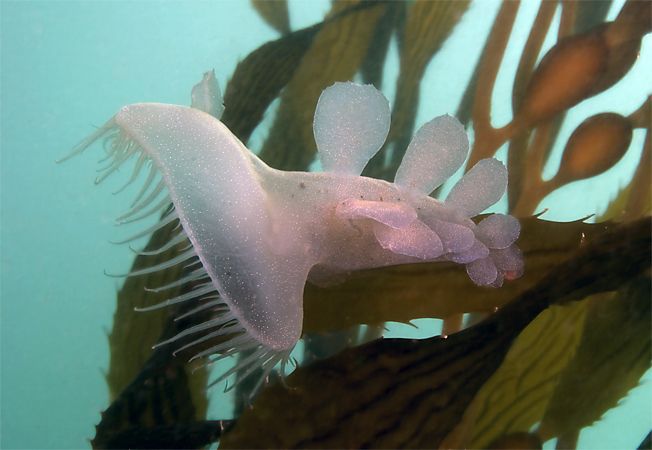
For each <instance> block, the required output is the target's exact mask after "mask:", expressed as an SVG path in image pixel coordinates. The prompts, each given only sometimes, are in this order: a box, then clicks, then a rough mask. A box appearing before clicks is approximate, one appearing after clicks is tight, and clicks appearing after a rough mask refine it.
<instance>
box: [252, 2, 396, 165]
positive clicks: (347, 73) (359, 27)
mask: <svg viewBox="0 0 652 450" xmlns="http://www.w3.org/2000/svg"><path fill="white" fill-rule="evenodd" d="M387 6H388V5H387V3H384V2H359V1H355V2H334V3H333V7H332V11H331V13H333V14H334V15H333V18H332V19H328V20H327V21H325V22H324V24H323V26H322V28H321V29H320V30H319V33H318V34H317V35H316V36H315V37H314V39H313V42H312V45H311V47H310V49H308V51H306V52H305V55H304V56H303V58H302V60H301V62H300V64H299V65H298V67H297V68H296V71H295V72H294V73H293V75H292V79H291V80H290V82H289V83H288V84H287V86H286V87H285V89H284V90H283V92H282V93H281V96H280V99H281V102H280V104H279V107H278V111H277V113H276V117H275V118H274V125H273V126H272V128H271V129H270V132H269V136H268V138H267V140H266V141H265V143H264V145H263V148H262V149H261V151H260V154H259V156H260V158H261V159H262V160H263V161H265V162H266V163H267V164H268V165H270V166H271V167H274V168H276V169H281V170H307V169H308V167H309V165H310V164H311V163H312V162H313V160H314V158H315V154H316V152H317V147H316V145H315V139H314V136H313V132H312V123H313V118H314V114H315V107H316V105H317V100H318V98H319V96H320V95H321V93H322V91H323V90H324V89H325V88H326V87H328V86H330V85H332V84H333V83H334V82H335V81H347V80H350V79H352V78H353V76H354V75H355V74H356V72H357V71H358V69H359V67H360V65H361V64H362V62H363V61H364V59H365V55H366V53H367V49H368V48H369V44H370V42H371V39H372V37H373V36H374V31H375V29H376V23H377V22H378V21H379V19H380V18H381V17H382V15H383V12H384V10H385V9H386V8H387ZM336 17H337V18H338V19H335V18H336Z"/></svg>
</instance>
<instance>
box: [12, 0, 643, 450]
mask: <svg viewBox="0 0 652 450" xmlns="http://www.w3.org/2000/svg"><path fill="white" fill-rule="evenodd" d="M290 5H291V14H292V16H291V17H292V26H293V28H294V29H297V28H301V27H304V26H307V25H309V24H311V23H314V22H316V21H319V20H320V19H321V18H322V17H323V15H324V13H325V12H326V11H327V10H328V9H329V4H328V2H326V1H319V2H300V1H295V2H291V3H290ZM526 5H527V7H526V8H524V11H523V12H522V13H521V15H520V16H519V26H520V27H522V28H523V29H525V30H527V28H528V27H529V23H531V21H532V20H533V18H534V14H536V6H537V2H526ZM0 7H1V8H2V9H1V16H2V17H1V20H2V22H1V27H2V36H1V42H2V48H1V51H2V53H1V58H2V60H1V63H2V67H1V68H2V79H1V87H2V106H1V107H2V116H1V124H2V135H1V139H2V140H1V150H2V160H1V164H2V191H1V194H2V203H1V214H2V217H1V219H2V223H1V232H2V236H1V239H2V240H1V244H2V261H1V263H2V266H1V271H2V284H1V289H2V291H1V294H2V297H1V300H2V305H1V306H2V310H1V312H2V317H1V328H2V330H1V332H2V378H1V381H2V397H1V401H2V404H1V407H2V410H1V413H2V416H1V419H2V423H1V425H2V430H1V432H2V434H1V438H2V441H1V442H0V445H1V447H2V448H89V446H90V445H89V444H88V442H87V439H89V438H92V437H93V435H94V428H93V426H94V424H96V423H98V422H99V420H100V414H99V412H100V411H102V410H104V409H105V408H106V407H107V406H108V399H107V389H106V386H105V382H104V379H103V376H102V371H103V370H104V369H106V368H107V365H108V344H107V340H106V337H105V330H107V329H109V328H110V326H111V321H112V315H113V312H114V308H115V293H116V290H117V289H118V288H119V286H120V284H119V283H120V280H119V279H115V278H109V277H107V276H105V275H104V271H105V270H106V271H108V272H113V273H121V272H126V271H128V268H129V266H130V264H131V259H132V258H133V256H132V254H131V253H130V252H129V251H128V249H127V248H125V247H124V246H115V245H112V244H110V243H109V242H108V241H109V240H112V239H113V240H117V239H118V238H119V237H120V236H125V235H128V234H129V232H128V231H127V232H125V231H124V230H117V229H116V227H115V226H114V217H115V216H116V215H117V213H118V212H120V211H124V210H125V206H126V205H125V198H124V197H123V196H112V195H111V194H110V193H111V192H113V191H114V190H115V188H116V187H117V186H119V185H120V181H119V180H109V181H108V182H107V183H103V184H102V185H101V186H99V187H96V186H95V185H94V184H93V180H94V179H95V176H96V172H95V171H96V169H97V164H96V162H97V160H98V159H99V154H100V153H99V149H98V148H94V149H91V150H90V151H88V152H86V154H84V155H83V156H81V157H77V158H73V159H72V160H70V161H67V162H66V163H65V164H61V165H57V164H55V162H54V161H55V160H56V159H57V158H60V157H61V156H63V155H65V154H66V153H67V152H68V151H69V150H70V149H71V148H72V147H73V146H74V145H75V144H76V143H77V142H79V141H80V140H81V139H82V138H84V137H85V136H87V135H88V134H89V133H91V132H92V131H93V127H96V126H100V125H102V124H103V123H104V122H105V121H106V120H107V119H108V118H110V117H111V116H112V115H113V114H114V113H115V112H116V111H117V110H118V109H119V108H120V107H122V106H124V105H127V104H130V103H136V102H161V103H172V104H181V105H187V104H189V102H190V89H191V87H192V86H193V85H194V84H195V83H197V82H198V81H199V80H200V79H201V75H202V73H203V72H206V71H207V70H210V69H212V68H214V69H215V71H216V76H217V79H218V81H219V83H220V84H221V86H223V87H224V86H225V85H226V83H227V81H228V80H229V77H230V74H231V73H232V72H233V69H234V67H235V65H236V64H237V62H238V61H239V60H241V59H243V58H244V57H245V56H246V55H247V54H249V53H250V52H251V51H253V50H254V49H256V48H257V47H258V46H260V45H261V44H262V43H264V42H266V41H268V40H271V39H276V38H277V33H276V32H274V31H273V30H272V29H271V28H270V27H269V26H267V25H266V24H265V23H264V22H263V21H262V20H261V19H260V18H259V17H258V15H257V14H256V13H255V12H254V11H253V10H252V9H251V7H250V6H249V2H245V1H219V2H199V1H198V2H132V1H125V2H121V1H117V2H103V1H99V2H20V1H18V2H9V1H3V2H2V3H0ZM496 7H497V3H496V2H488V1H487V2H480V4H478V5H476V6H475V7H474V8H472V10H471V11H469V13H468V14H467V16H466V17H465V18H464V21H463V23H462V25H463V26H465V28H464V29H463V30H462V31H461V32H459V33H458V35H459V36H458V35H456V40H454V41H453V42H451V43H449V44H447V45H446V47H445V48H444V49H443V50H442V53H441V55H440V57H439V58H438V60H436V61H435V63H433V64H431V66H430V67H429V69H428V71H427V73H426V76H425V78H424V86H423V88H424V92H423V95H424V96H428V97H427V98H429V101H428V102H423V103H424V105H423V107H422V108H421V110H420V112H419V117H418V118H417V122H418V124H417V125H420V124H421V123H423V122H425V121H426V120H429V119H430V118H432V117H434V116H436V115H439V114H443V113H446V112H451V113H453V112H454V111H455V110H456V108H457V104H458V102H459V98H460V97H461V94H462V91H463V87H464V85H465V84H466V82H467V80H468V78H469V77H470V74H471V72H472V70H473V64H474V62H475V58H476V57H477V56H476V55H477V54H478V53H479V51H480V48H478V42H482V40H483V39H484V36H486V33H487V31H488V27H489V26H490V23H491V19H492V18H493V16H494V15H495V13H496ZM521 46H522V43H521ZM650 46H651V42H650V37H649V36H648V38H647V39H646V40H645V46H644V50H643V52H642V56H641V59H640V61H639V63H637V65H636V67H635V69H634V70H633V71H632V73H631V74H629V75H628V76H627V77H628V78H627V79H626V80H625V81H624V82H622V83H621V84H622V85H623V86H622V87H621V86H619V87H618V88H617V89H612V90H610V91H609V92H607V93H605V94H603V95H600V96H597V97H595V98H594V99H591V100H590V101H587V102H585V103H584V104H582V105H580V106H578V107H577V108H575V110H574V111H573V113H574V114H575V115H576V117H579V118H580V119H577V120H576V121H575V122H573V120H574V119H573V118H572V117H575V115H574V116H572V117H571V118H569V120H568V122H570V123H571V124H573V123H574V125H577V123H579V121H581V120H582V119H581V118H583V117H585V116H586V111H594V112H595V111H596V109H599V108H607V106H606V105H608V109H609V110H612V111H617V112H621V113H624V114H629V113H631V112H632V111H633V110H634V109H636V108H637V107H638V106H639V105H640V104H641V103H642V101H643V99H644V98H645V97H646V96H647V95H649V92H650V81H649V73H652V51H651V49H650ZM517 47H518V43H515V46H514V48H513V49H512V50H511V51H512V53H510V54H512V55H518V48H517ZM516 57H517V56H514V58H516ZM388 64H390V65H391V64H393V65H394V67H391V66H390V67H389V70H388V73H396V72H397V69H396V58H394V59H393V60H391V59H390V61H389V62H388ZM505 67H508V69H506V70H510V69H509V67H512V68H513V70H515V65H514V64H511V65H510V64H508V63H506V64H505ZM447 74H455V75H454V76H453V75H447ZM646 76H647V78H646ZM501 77H502V78H501V80H507V79H509V76H508V74H501ZM386 85H387V89H385V92H386V94H387V96H388V98H390V101H391V100H392V96H393V89H392V87H391V77H390V78H389V79H387V80H386ZM642 85H647V86H648V89H647V90H646V91H645V90H644V91H645V92H642V93H640V92H637V93H635V94H632V95H630V92H629V91H628V90H627V89H630V90H631V89H632V86H634V87H638V86H642ZM509 89H511V88H510V87H509V85H508V84H504V82H503V84H500V85H499V86H497V93H496V96H497V98H506V96H504V95H503V96H502V97H501V96H500V92H506V91H508V90H509ZM638 90H640V89H638ZM625 99H627V101H625ZM505 106H507V105H503V107H505ZM499 107H500V106H499ZM497 116H500V114H497ZM502 117H505V116H504V115H503V116H502ZM507 120H508V119H507ZM573 128H574V126H573V125H570V126H569V129H568V130H566V129H564V130H562V140H563V135H564V133H568V134H570V132H571V131H572V129H573ZM641 138H642V137H641V135H640V134H639V135H637V137H636V139H635V142H634V143H633V144H632V148H633V149H640V148H641V145H640V139H641ZM637 140H638V141H637ZM639 157H640V150H634V151H632V152H629V154H628V155H627V156H626V158H624V160H623V161H621V163H619V164H618V166H617V167H616V168H614V169H613V170H611V171H609V172H608V173H606V174H604V175H602V176H600V177H596V178H594V179H592V180H588V181H587V182H584V183H576V185H572V186H568V187H567V188H564V189H561V190H559V191H558V192H556V193H555V194H553V195H552V196H551V197H550V198H548V199H547V200H546V201H545V207H548V208H549V209H550V211H549V212H548V213H547V214H546V216H544V217H545V218H547V219H550V220H574V219H578V218H581V217H584V216H586V215H588V214H592V213H595V212H600V211H601V210H602V209H604V207H605V200H606V199H608V198H610V197H613V196H614V195H615V193H616V191H617V188H618V186H619V185H621V186H622V185H624V184H625V183H626V182H627V181H628V179H629V178H631V174H632V172H633V167H634V166H635V165H636V163H637V161H638V158H639ZM554 164H555V161H554V159H553V161H551V169H550V170H551V171H552V172H554V170H555V167H554ZM557 164H558V159H557ZM605 187H606V188H607V189H608V190H606V191H605V190H604V189H605ZM405 332H406V331H405V330H403V329H400V328H399V327H397V328H396V329H395V330H394V331H393V333H396V334H398V335H405V334H404V333H405ZM649 378H650V377H649V372H648V375H647V376H646V381H645V382H644V384H643V386H642V387H641V388H638V389H637V390H636V392H635V393H633V394H632V395H630V397H629V398H628V399H626V400H625V401H624V407H623V408H618V410H616V411H611V412H610V413H609V414H608V417H607V418H605V419H604V420H603V422H602V423H601V426H600V427H596V430H595V431H593V432H592V433H583V434H582V438H581V440H580V447H581V448H636V446H638V444H639V443H640V441H641V440H642V439H643V437H644V436H645V435H646V434H647V432H648V431H649V429H650V426H651V422H652V411H651V409H652V408H651V406H650V405H651V400H652V399H651V396H650V392H651V390H650V382H649ZM218 391H219V388H218ZM216 414H219V413H216Z"/></svg>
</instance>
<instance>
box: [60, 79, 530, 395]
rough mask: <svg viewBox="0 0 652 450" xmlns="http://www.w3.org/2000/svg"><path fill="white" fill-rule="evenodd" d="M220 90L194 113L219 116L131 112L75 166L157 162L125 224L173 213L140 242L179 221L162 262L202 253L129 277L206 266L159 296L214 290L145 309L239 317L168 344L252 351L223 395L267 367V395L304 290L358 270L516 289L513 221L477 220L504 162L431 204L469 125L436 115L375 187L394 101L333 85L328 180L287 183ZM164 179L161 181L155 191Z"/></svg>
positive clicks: (502, 177)
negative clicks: (193, 304) (444, 276)
mask: <svg viewBox="0 0 652 450" xmlns="http://www.w3.org/2000/svg"><path fill="white" fill-rule="evenodd" d="M211 78H212V80H214V75H213V74H212V72H209V73H207V74H206V76H205V78H204V80H203V81H202V83H203V85H202V83H200V84H199V85H198V86H196V87H195V89H193V104H194V105H196V106H198V107H199V108H201V109H203V110H204V111H207V112H204V111H203V110H200V109H197V108H188V107H184V106H177V105H164V104H155V103H140V104H134V105H129V106H125V107H124V108H122V109H121V110H120V111H119V112H118V113H117V114H116V115H115V116H114V117H113V118H112V119H111V120H110V121H109V122H108V123H107V124H106V125H104V126H103V127H102V128H101V129H99V130H98V131H97V132H96V133H95V134H94V135H92V136H91V137H89V138H88V139H87V140H85V141H84V142H82V143H81V144H79V146H78V147H76V148H75V150H74V151H73V153H72V154H76V153H80V152H82V151H83V150H85V149H86V148H87V147H89V146H90V145H91V144H92V143H93V142H95V141H96V140H98V139H100V138H106V140H107V141H106V144H105V148H106V149H107V151H108V158H110V159H111V161H112V164H111V165H110V167H109V168H108V169H107V171H106V173H105V174H103V175H102V176H101V177H100V178H98V182H99V181H101V180H102V179H103V178H105V177H106V176H107V175H108V174H109V173H111V172H113V171H114V170H116V169H118V168H119V167H120V166H121V165H122V164H123V163H124V162H125V161H126V160H127V159H130V158H131V157H132V156H137V162H136V165H135V169H134V173H133V175H132V176H131V178H130V179H129V181H128V183H131V182H132V181H133V180H134V179H135V178H136V176H137V174H138V173H139V171H140V169H141V168H142V167H143V166H144V165H145V163H146V162H148V161H149V162H150V163H151V172H150V174H149V177H148V179H147V181H146V182H145V186H144V187H143V189H142V190H141V193H140V194H139V195H138V198H137V200H136V201H135V202H134V206H133V207H132V208H131V210H130V211H129V212H127V213H126V214H124V215H123V216H121V217H120V218H118V220H123V221H124V220H127V219H129V220H136V219H139V218H142V217H146V216H149V215H151V214H157V213H159V214H160V213H161V212H163V211H165V209H166V208H167V207H168V205H169V204H170V203H172V205H173V208H171V210H170V211H169V212H168V213H167V214H165V215H163V216H162V219H161V220H160V222H159V223H158V224H157V225H155V226H154V227H151V228H150V229H148V230H145V231H143V232H142V233H139V234H138V235H136V236H134V238H137V237H141V236H145V235H147V234H148V233H151V232H153V231H155V230H157V229H159V228H161V227H163V226H165V225H166V224H168V223H170V222H172V221H175V220H178V221H179V222H180V224H181V226H182V231H181V232H180V234H179V235H177V236H175V237H174V238H173V239H172V240H171V241H170V242H169V243H168V244H166V245H165V246H163V247H162V248H161V249H160V252H162V251H164V250H166V249H168V248H170V247H171V246H173V245H175V244H177V243H180V242H182V241H184V240H185V239H188V240H189V241H190V243H191V244H192V245H191V247H190V248H189V249H188V250H187V251H186V252H185V253H184V254H183V255H182V256H180V257H177V258H174V259H173V260H170V261H168V262H166V263H164V264H160V265H158V266H155V267H151V268H148V269H145V270H141V271H136V272H132V273H130V274H128V275H127V276H135V275H140V274H143V273H150V272H154V271H157V270H162V269H165V268H167V267H171V266H173V265H175V264H180V263H183V262H185V261H186V260H188V259H191V258H195V257H196V258H198V259H199V261H200V262H201V267H200V268H198V269H196V270H194V271H193V272H192V273H190V274H189V275H187V276H186V277H185V278H182V279H181V280H179V281H177V282H175V283H173V284H172V285H168V286H164V287H163V288H160V289H157V290H161V289H165V288H168V287H171V286H178V285H179V284H181V283H184V282H188V281H201V280H204V281H205V282H204V283H198V285H199V287H197V288H196V289H195V290H194V291H192V292H190V293H188V294H186V295H182V296H180V297H176V298H172V299H169V300H167V301H165V302H163V303H162V304H160V305H157V306H154V307H151V308H143V310H148V309H154V308H158V307H162V306H165V305H171V304H175V303H179V302H182V301H186V300H190V299H200V300H201V301H203V302H204V303H203V304H202V306H200V307H199V308H197V309H196V310H200V309H206V308H210V307H216V308H217V309H219V310H220V311H221V310H223V309H226V308H228V310H227V311H226V312H225V313H223V314H222V315H220V316H219V317H217V318H214V319H212V320H209V321H207V322H204V323H201V324H199V325H197V326H194V327H192V328H189V329H187V330H185V331H184V332H183V333H181V334H179V335H178V336H176V337H175V338H173V339H171V340H170V341H167V342H172V341H174V340H176V339H178V338H179V337H181V336H187V335H189V334H192V333H195V332H199V331H204V330H211V329H213V330H214V331H213V332H211V333H209V334H208V335H207V336H204V337H202V338H200V339H198V340H196V341H194V342H193V343H191V344H189V345H188V346H191V345H194V344H196V343H198V342H204V341H206V340H207V339H210V338H213V337H216V336H222V335H231V334H234V336H236V337H234V338H232V339H231V340H229V341H227V342H225V343H222V344H220V345H216V346H214V347H212V348H210V349H209V350H206V351H203V352H201V353H199V354H197V355H196V356H195V357H194V358H199V357H204V356H211V357H212V358H213V360H217V359H221V358H223V357H225V356H230V355H234V354H236V353H239V352H241V351H243V350H248V351H249V356H247V357H246V358H244V359H242V360H241V361H239V363H238V364H237V365H236V366H235V367H234V368H233V369H232V370H229V371H228V372H227V373H225V374H223V375H222V376H220V377H219V378H218V379H217V380H215V381H214V382H213V383H212V384H215V383H218V382H220V381H223V380H225V379H226V378H227V377H228V376H230V375H231V374H233V373H235V372H236V371H238V370H241V369H244V374H245V375H244V376H247V375H248V374H250V373H251V372H252V371H253V370H254V369H255V368H258V367H261V368H262V369H263V372H264V375H263V376H262V377H261V379H260V380H259V383H258V385H257V387H256V389H258V388H259V387H260V385H261V383H262V382H263V380H264V379H265V378H266V376H267V375H268V374H269V372H270V371H271V370H273V369H274V367H275V366H276V364H277V363H278V362H281V364H282V367H283V366H284V365H285V363H286V361H287V360H288V358H289V355H290V352H291V351H292V349H293V348H294V346H295V345H296V344H297V342H298V341H299V339H300V337H301V330H302V321H303V290H304V285H305V284H306V280H308V281H311V282H313V283H315V284H318V285H328V284H329V283H330V284H333V283H334V282H337V280H339V279H341V275H342V274H343V273H348V272H351V271H355V270H361V269H368V268H374V267H382V266H390V265H396V264H406V263H416V262H425V261H454V262H456V263H460V264H465V265H466V270H467V273H468V275H469V276H470V278H471V279H472V280H473V282H474V283H475V284H477V285H492V286H495V287H498V286H500V285H502V282H503V279H504V278H505V277H508V278H516V277H518V276H520V275H521V274H522V271H523V257H522V253H521V252H520V250H519V249H518V248H517V247H516V246H515V245H514V241H515V240H516V238H517V237H518V235H519V232H520V225H519V222H518V221H517V220H516V219H515V218H513V217H511V216H509V215H503V214H493V215H490V216H488V217H487V218H485V219H484V220H482V221H481V222H479V223H478V224H475V223H474V222H473V221H472V220H471V217H474V216H476V215H478V214H480V213H481V212H483V211H484V210H485V209H487V208H488V207H490V206H491V205H493V204H495V203H496V202H497V201H498V200H499V199H500V198H501V197H502V195H503V194H504V192H505V189H506V187H507V170H506V168H505V166H504V165H503V164H502V163H500V162H499V161H497V160H495V159H491V158H489V159H484V160H482V161H480V162H478V163H477V164H476V165H475V166H474V167H473V168H472V169H471V170H470V171H469V172H468V173H466V174H465V175H464V176H463V177H462V178H461V179H460V180H459V181H458V182H457V184H455V186H454V187H453V189H452V190H451V191H450V193H449V195H448V197H447V198H446V200H445V201H440V200H437V199H435V198H433V197H430V196H429V194H431V193H432V191H433V190H434V189H435V188H437V187H438V186H439V185H441V184H442V183H443V182H444V181H445V180H446V179H448V178H449V177H451V176H452V175H453V174H454V173H455V172H456V171H457V170H458V168H459V167H461V165H462V164H463V163H464V161H465V159H466V156H467V153H468V149H469V141H468V138H467V135H466V132H465V130H464V127H463V126H462V124H461V123H460V122H459V121H458V120H457V119H455V118H453V117H451V116H449V115H444V116H441V117H437V118H435V119H433V120H431V121H430V122H428V123H426V124H425V125H423V126H422V127H421V128H420V129H419V130H418V131H417V133H416V134H415V136H414V138H413V139H412V142H411V143H410V144H409V146H408V148H407V151H406V153H405V156H404V157H403V160H402V163H401V165H400V167H399V168H398V171H397V173H396V178H395V180H394V183H390V182H386V181H383V180H377V179H372V178H368V177H363V176H361V175H360V174H361V173H362V170H363V168H364V167H365V165H366V164H367V162H368V161H369V160H370V159H371V157H372V156H373V155H374V154H375V153H376V152H377V151H378V150H379V149H380V147H381V146H382V145H383V143H384V141H385V138H386V137H387V133H388V131H389V125H390V107H389V102H388V100H387V99H386V98H385V96H384V95H383V94H382V93H380V92H379V91H377V90H376V89H375V88H374V87H373V86H371V85H366V86H360V85H357V84H353V83H350V82H346V83H335V84H334V85H333V86H331V87H329V88H327V89H325V90H324V92H323V93H322V94H321V97H320V98H319V101H318V103H317V108H316V111H315V119H314V125H313V128H314V135H315V141H316V144H317V149H318V151H319V156H320V158H321V163H322V167H323V172H321V173H308V172H286V171H280V170H276V169H273V168H270V167H269V166H267V165H266V164H265V163H264V162H263V161H262V160H260V159H259V158H258V157H257V156H256V155H255V154H253V153H252V152H251V151H249V150H248V149H247V148H246V147H245V146H244V144H242V142H240V141H239V140H238V138H236V137H235V136H234V135H233V133H231V131H229V129H228V128H227V127H226V126H225V125H224V124H223V123H222V122H220V120H219V118H220V115H221V112H222V110H223V108H221V105H222V100H221V94H219V87H217V92H216V91H215V88H216V86H217V83H216V82H215V83H212V80H211ZM195 97H197V98H195ZM208 112H212V113H213V114H214V115H211V114H209V113H208ZM72 154H71V155H70V156H72ZM157 173H160V178H161V179H160V181H159V182H158V185H156V186H154V187H153V188H152V187H151V185H152V184H153V180H154V179H155V178H156V174H157ZM146 191H147V192H151V194H148V195H145V194H144V193H145V192H146ZM142 197H145V198H144V199H142ZM150 205H151V206H152V207H151V209H149V210H147V211H144V210H145V208H146V207H148V206H150ZM143 211H144V212H143ZM127 241H128V240H127ZM216 293H218V294H219V295H218V296H216V295H215V294H216ZM399 300H400V299H397V301H399ZM225 306H226V307H225ZM167 342H166V343H167ZM184 348H185V347H184ZM194 358H193V359H194ZM281 370H283V368H282V369H281ZM244 376H242V377H240V380H241V379H243V378H244ZM240 380H238V381H240Z"/></svg>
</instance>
